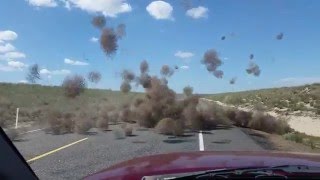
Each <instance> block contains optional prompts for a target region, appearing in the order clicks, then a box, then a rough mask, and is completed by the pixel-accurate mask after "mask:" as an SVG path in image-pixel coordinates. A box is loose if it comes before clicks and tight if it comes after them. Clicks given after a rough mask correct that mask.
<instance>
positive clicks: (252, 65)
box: [0, 0, 320, 179]
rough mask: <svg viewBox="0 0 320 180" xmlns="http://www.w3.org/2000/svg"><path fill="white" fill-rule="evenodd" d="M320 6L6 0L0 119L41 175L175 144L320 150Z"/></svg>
mask: <svg viewBox="0 0 320 180" xmlns="http://www.w3.org/2000/svg"><path fill="white" fill-rule="evenodd" d="M319 8H320V1H317V0H309V1H303V0H299V1H298V0H297V1H296V0H294V1H293V0H281V1H280V0H268V1H255V0H242V1H235V0H220V1H209V0H207V1H206V0H176V1H170V0H163V1H156V0H154V1H151V0H150V1H148V0H138V1H136V0H135V1H130V0H99V1H98V0H24V1H12V0H1V5H0V15H1V16H0V22H1V24H0V82H1V83H0V125H1V127H2V128H3V129H4V130H5V132H6V134H7V135H8V136H9V137H10V139H11V140H12V142H13V143H14V145H15V146H16V147H17V149H18V150H19V152H20V153H21V154H22V155H23V157H24V158H25V160H26V161H27V162H28V164H29V165H30V166H31V168H32V169H33V170H34V171H35V173H36V174H37V175H38V176H39V178H40V179H79V178H82V177H84V176H87V175H89V174H92V173H96V172H98V171H101V170H103V169H105V168H108V167H111V166H112V165H115V164H117V163H120V162H123V161H126V160H130V159H133V158H136V157H144V156H148V155H157V154H168V153H172V152H179V153H180V152H181V153H182V152H201V151H219V152H227V151H242V152H248V154H250V152H249V151H261V152H262V151H263V152H265V151H284V152H308V153H319V152H320V150H319V148H320V128H319V127H320V71H319V67H320V61H319V45H320V44H319V42H320V35H319V32H320V26H319V18H320V12H319ZM171 158H172V159H174V160H176V161H178V160H179V156H175V157H174V158H173V157H171ZM174 160H172V161H174ZM189 160H190V161H191V160H194V159H192V158H190V159H189ZM162 165H163V164H162ZM220 168H223V167H220Z"/></svg>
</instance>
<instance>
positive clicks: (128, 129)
mask: <svg viewBox="0 0 320 180" xmlns="http://www.w3.org/2000/svg"><path fill="white" fill-rule="evenodd" d="M132 131H133V128H132V127H131V126H127V127H125V128H124V133H125V135H126V136H132Z"/></svg>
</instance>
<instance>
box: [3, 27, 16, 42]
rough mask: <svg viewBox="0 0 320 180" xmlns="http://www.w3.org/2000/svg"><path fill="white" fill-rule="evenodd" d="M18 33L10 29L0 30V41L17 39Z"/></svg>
mask: <svg viewBox="0 0 320 180" xmlns="http://www.w3.org/2000/svg"><path fill="white" fill-rule="evenodd" d="M17 37H18V35H17V33H15V32H13V31H10V30H6V31H0V41H1V42H3V41H13V40H15V39H17Z"/></svg>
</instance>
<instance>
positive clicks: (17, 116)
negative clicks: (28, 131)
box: [15, 108, 19, 129]
mask: <svg viewBox="0 0 320 180" xmlns="http://www.w3.org/2000/svg"><path fill="white" fill-rule="evenodd" d="M18 120H19V108H17V114H16V127H15V128H16V129H17V128H18Z"/></svg>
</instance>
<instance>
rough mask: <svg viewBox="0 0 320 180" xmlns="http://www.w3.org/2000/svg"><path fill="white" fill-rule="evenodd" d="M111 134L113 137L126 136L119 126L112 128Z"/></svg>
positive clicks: (121, 137)
mask: <svg viewBox="0 0 320 180" xmlns="http://www.w3.org/2000/svg"><path fill="white" fill-rule="evenodd" d="M113 135H114V137H115V139H124V138H126V135H125V132H124V131H123V129H121V128H117V129H115V130H113Z"/></svg>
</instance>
